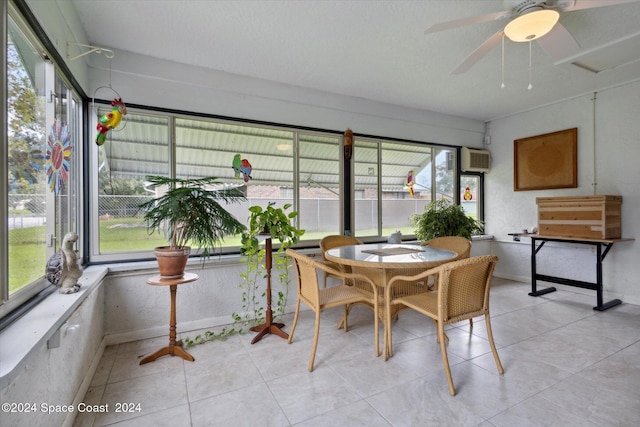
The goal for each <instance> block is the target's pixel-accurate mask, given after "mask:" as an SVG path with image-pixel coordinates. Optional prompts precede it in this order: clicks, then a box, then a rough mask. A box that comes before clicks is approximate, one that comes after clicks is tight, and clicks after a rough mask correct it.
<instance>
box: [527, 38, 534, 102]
mask: <svg viewBox="0 0 640 427" xmlns="http://www.w3.org/2000/svg"><path fill="white" fill-rule="evenodd" d="M532 88H533V85H531V40H529V86H527V90H531V89H532Z"/></svg>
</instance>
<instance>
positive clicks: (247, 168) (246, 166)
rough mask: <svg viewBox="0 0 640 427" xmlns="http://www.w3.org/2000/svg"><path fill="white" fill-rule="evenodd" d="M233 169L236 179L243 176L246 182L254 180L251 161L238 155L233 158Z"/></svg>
mask: <svg viewBox="0 0 640 427" xmlns="http://www.w3.org/2000/svg"><path fill="white" fill-rule="evenodd" d="M231 168H232V169H233V171H234V173H235V177H236V178H240V174H242V177H243V179H244V182H249V180H250V179H252V178H251V170H252V167H251V163H249V160H247V159H243V158H242V156H241V155H240V154H236V155H235V156H233V163H232V164H231Z"/></svg>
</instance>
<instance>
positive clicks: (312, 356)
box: [309, 310, 320, 372]
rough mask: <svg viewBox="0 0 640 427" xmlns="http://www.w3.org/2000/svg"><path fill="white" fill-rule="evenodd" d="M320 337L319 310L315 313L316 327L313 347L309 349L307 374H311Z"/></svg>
mask: <svg viewBox="0 0 640 427" xmlns="http://www.w3.org/2000/svg"><path fill="white" fill-rule="evenodd" d="M319 335H320V310H318V311H316V327H315V331H314V333H313V347H311V358H310V359H309V372H313V362H314V361H315V359H316V350H317V348H318V336H319Z"/></svg>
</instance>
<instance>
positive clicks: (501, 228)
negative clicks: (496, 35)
mask: <svg viewBox="0 0 640 427" xmlns="http://www.w3.org/2000/svg"><path fill="white" fill-rule="evenodd" d="M592 98H593V94H588V95H585V96H582V97H579V98H576V99H572V100H567V101H563V102H559V103H557V104H555V105H551V106H547V107H544V108H539V109H536V110H533V111H529V112H525V113H522V114H517V115H514V116H511V117H507V118H503V119H500V120H495V121H493V122H491V123H490V133H491V142H492V143H491V145H490V146H489V147H488V148H489V149H490V150H491V153H492V170H491V172H490V173H489V174H487V176H486V181H485V185H486V188H485V190H486V193H485V194H486V231H487V232H488V233H490V234H493V235H494V236H495V239H496V241H495V242H494V245H493V247H494V252H495V253H496V254H497V255H499V256H500V258H501V262H500V263H499V264H498V267H497V271H496V274H498V275H503V276H506V277H511V278H516V279H518V278H519V279H521V280H526V281H529V277H530V270H529V268H530V264H529V260H530V254H531V247H530V240H529V239H526V238H524V239H522V241H521V242H520V243H515V242H512V241H511V237H510V236H508V235H507V234H508V233H512V232H517V231H520V230H522V229H523V228H528V227H531V226H533V225H536V223H537V208H536V201H535V199H536V197H554V196H588V195H593V194H594V189H595V194H601V195H605V194H613V195H622V197H623V202H622V235H623V237H630V238H638V236H640V222H639V221H638V212H639V211H640V191H639V184H640V172H639V169H638V164H637V162H638V160H639V159H640V138H639V137H638V135H640V120H638V118H639V117H640V82H635V83H630V84H627V85H625V86H622V87H617V88H611V89H608V90H604V91H601V92H598V93H597V94H596V101H595V119H594V103H593V101H592ZM594 124H595V134H594V132H593V129H594ZM573 127H577V128H578V188H570V189H558V190H544V191H543V190H540V191H518V192H515V191H513V141H514V140H515V139H519V138H524V137H528V136H533V135H540V134H544V133H548V132H554V131H558V130H563V129H568V128H573ZM594 135H595V138H594ZM594 148H595V150H594ZM594 153H595V156H594ZM594 159H595V169H594V166H593V165H594ZM594 176H595V182H596V183H597V185H596V186H594V185H592V184H593V183H594ZM639 253H640V241H637V240H636V241H632V242H624V243H617V244H615V245H614V246H613V248H612V249H611V250H610V252H609V254H608V255H607V257H606V258H605V261H604V263H603V269H604V288H605V291H608V292H609V294H608V295H606V296H607V298H611V297H618V298H621V299H622V300H623V302H625V301H626V302H629V303H635V304H640V287H638V281H637V274H638V273H637V262H638V261H637V260H638V254H639ZM538 265H539V268H538V272H539V273H541V274H548V275H559V276H564V277H568V278H573V279H578V280H584V281H589V282H594V281H595V255H594V254H593V250H592V249H591V247H589V246H580V245H578V246H571V245H566V244H563V245H559V244H550V243H547V244H546V245H545V247H544V248H543V249H541V250H540V252H539V261H538ZM587 292H589V293H591V294H593V295H594V302H595V292H592V291H587Z"/></svg>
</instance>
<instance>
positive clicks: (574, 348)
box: [75, 278, 640, 427]
mask: <svg viewBox="0 0 640 427" xmlns="http://www.w3.org/2000/svg"><path fill="white" fill-rule="evenodd" d="M557 287H558V291H557V292H555V293H551V294H547V295H545V296H542V297H538V298H533V297H529V296H528V295H527V292H528V290H529V287H528V285H527V284H525V283H520V282H512V281H508V280H504V279H497V278H496V279H494V283H493V287H492V294H491V295H492V297H491V311H492V325H493V330H494V337H495V340H496V343H497V346H498V352H499V354H500V358H501V360H502V364H503V366H504V368H505V373H504V375H498V373H497V370H496V367H495V363H494V361H493V357H492V355H491V350H490V348H489V344H488V342H487V340H486V334H485V327H484V321H482V320H481V319H476V321H475V322H474V328H473V330H472V331H471V332H470V329H469V324H468V322H460V323H458V324H456V325H454V326H453V327H451V328H450V329H449V330H448V332H447V333H448V336H449V344H448V352H449V360H450V363H451V365H452V373H453V380H454V383H455V384H456V387H457V392H458V393H457V395H456V396H455V397H452V396H450V395H449V392H448V389H447V381H446V378H445V376H444V372H443V368H442V360H441V356H440V350H439V346H438V345H437V343H436V338H435V328H434V326H433V323H432V322H431V321H429V320H428V319H427V318H424V317H421V316H419V315H417V314H415V313H412V312H409V311H404V312H403V313H401V315H400V319H399V320H398V322H397V323H395V324H394V327H393V328H394V329H393V335H394V347H395V348H394V349H395V355H394V356H393V357H392V358H390V359H389V360H388V361H387V362H384V361H383V360H382V358H379V357H378V358H376V357H375V356H374V354H373V334H372V313H371V311H369V310H368V309H366V308H365V307H357V308H356V309H354V311H353V312H352V315H351V316H350V326H351V330H350V331H349V332H348V333H345V332H344V331H342V330H338V329H336V325H337V321H338V319H339V318H340V316H341V309H339V308H338V309H334V310H332V311H330V312H326V313H325V315H324V316H323V318H322V323H321V324H322V327H321V336H320V341H319V345H318V353H317V356H316V365H315V370H314V371H313V373H309V372H308V371H307V363H308V360H309V354H310V350H311V343H312V334H313V315H312V313H309V312H305V313H303V314H301V318H300V320H299V323H298V327H297V328H296V333H295V339H294V341H293V343H292V344H291V345H288V344H287V342H286V340H284V339H282V338H279V337H277V336H274V335H271V336H267V337H265V338H264V339H263V340H262V341H260V342H258V343H256V344H254V345H251V344H250V341H251V339H252V337H253V335H244V336H234V337H231V338H228V339H226V340H224V341H216V342H211V343H207V344H204V345H199V346H196V347H193V348H191V349H189V352H190V353H191V354H192V355H193V356H194V357H195V359H196V360H195V362H186V361H183V360H182V359H180V358H177V357H171V356H167V357H163V358H160V359H158V360H156V361H155V362H152V363H149V364H147V365H144V366H139V365H138V362H139V360H140V359H141V358H142V357H143V356H144V355H146V354H149V353H150V352H152V351H155V350H156V349H158V348H160V347H162V346H164V345H166V343H167V340H168V338H167V337H158V338H155V339H150V340H144V341H137V342H132V343H126V344H120V345H116V346H112V347H108V348H107V349H106V351H105V353H104V357H103V358H102V361H101V363H100V367H99V368H98V371H97V372H96V374H95V376H94V378H93V381H92V384H91V387H90V389H89V391H88V393H87V395H86V397H85V402H86V403H90V404H98V403H100V404H109V405H110V408H111V409H110V411H109V412H108V413H104V414H97V415H96V414H86V413H85V414H81V415H80V416H79V417H78V418H77V419H76V422H75V426H106V425H117V426H136V427H141V426H154V427H157V426H165V425H166V426H178V427H181V426H234V427H235V426H305V427H309V426H367V427H376V426H445V425H446V426H507V427H513V426H551V425H556V426H580V427H584V426H635V425H640V306H637V305H632V304H622V305H620V306H617V307H614V308H612V309H610V310H608V311H605V312H602V313H601V312H596V311H594V310H592V306H593V305H594V304H595V293H593V292H589V291H583V290H580V289H576V288H569V287H563V286H557ZM179 316H180V315H179V313H178V331H179V332H180V324H179V320H180V317H179ZM291 320H292V316H286V317H285V319H284V322H285V323H286V324H287V326H286V327H285V330H287V331H288V330H289V327H290V325H291ZM185 335H186V336H190V337H192V338H193V336H195V333H194V332H189V333H186V334H185ZM116 403H132V404H135V406H133V407H132V408H131V409H132V412H119V413H116V412H115V411H114V410H113V408H114V407H115V405H116ZM138 409H139V410H138Z"/></svg>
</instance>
